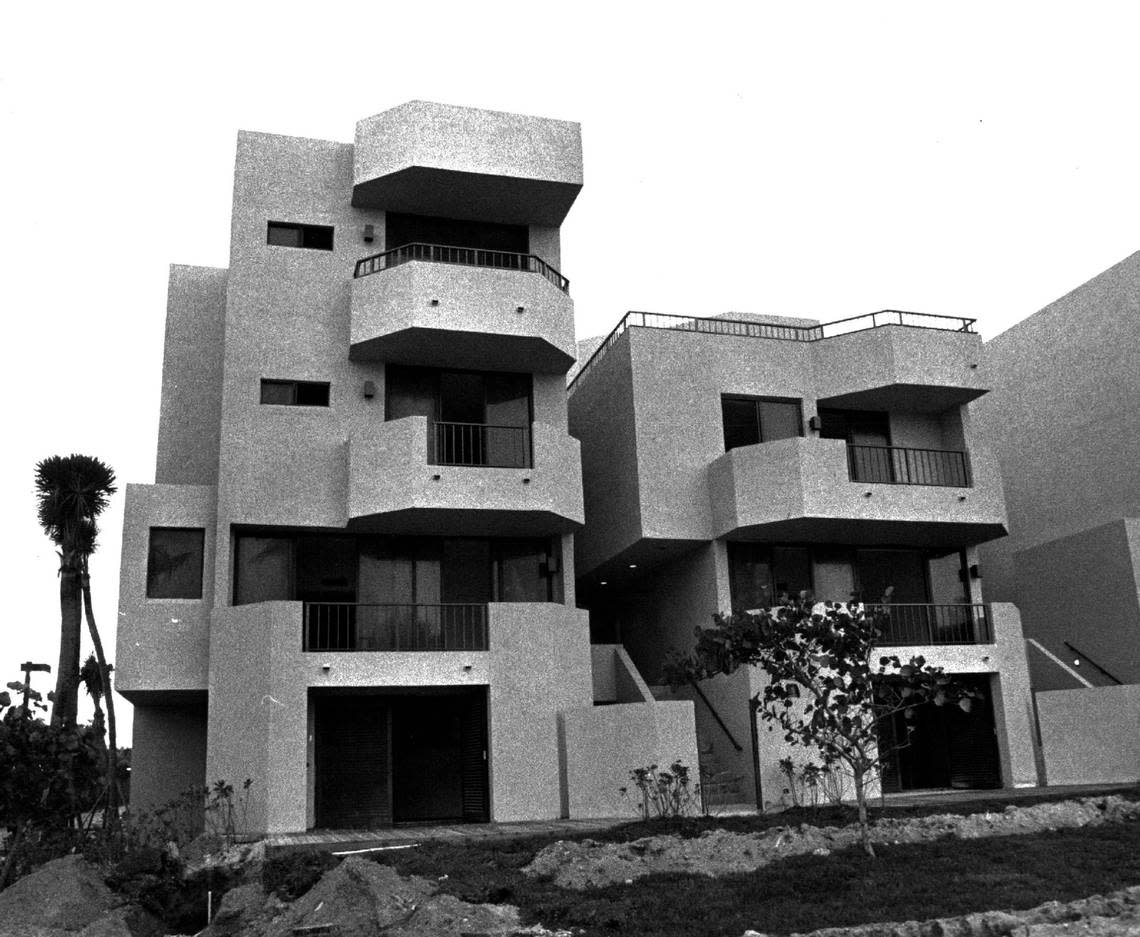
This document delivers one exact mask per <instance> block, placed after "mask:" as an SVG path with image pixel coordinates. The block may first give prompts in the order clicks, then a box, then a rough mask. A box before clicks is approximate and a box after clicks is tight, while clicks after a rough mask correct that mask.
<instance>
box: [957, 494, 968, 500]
mask: <svg viewBox="0 0 1140 937" xmlns="http://www.w3.org/2000/svg"><path fill="white" fill-rule="evenodd" d="M958 500H959V501H965V500H966V496H965V495H958Z"/></svg>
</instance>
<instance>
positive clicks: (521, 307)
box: [515, 306, 526, 312]
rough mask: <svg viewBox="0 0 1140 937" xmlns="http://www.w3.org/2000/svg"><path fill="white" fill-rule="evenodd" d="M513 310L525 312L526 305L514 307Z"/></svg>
mask: <svg viewBox="0 0 1140 937" xmlns="http://www.w3.org/2000/svg"><path fill="white" fill-rule="evenodd" d="M515 312H526V306H519V307H518V308H517V309H515Z"/></svg>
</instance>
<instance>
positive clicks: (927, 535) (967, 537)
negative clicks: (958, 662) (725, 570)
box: [722, 517, 1008, 549]
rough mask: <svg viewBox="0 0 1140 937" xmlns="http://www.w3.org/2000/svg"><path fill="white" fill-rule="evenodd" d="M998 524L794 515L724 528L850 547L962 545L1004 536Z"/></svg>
mask: <svg viewBox="0 0 1140 937" xmlns="http://www.w3.org/2000/svg"><path fill="white" fill-rule="evenodd" d="M1007 533H1008V531H1007V530H1006V528H1005V525H1003V524H998V523H972V524H971V523H954V522H941V521H891V520H865V519H858V520H853V519H850V518H838V517H797V518H790V519H785V520H779V521H771V522H769V523H762V524H752V525H747V526H743V527H738V528H736V529H735V530H731V531H727V532H726V533H724V534H723V535H722V536H726V537H731V538H732V539H733V540H762V541H767V542H773V543H776V542H786V543H845V544H850V545H852V546H892V547H894V546H898V547H926V548H935V549H936V548H938V547H948V548H949V547H954V548H958V547H962V546H973V545H975V544H979V543H984V542H986V541H987V540H994V539H996V538H998V537H1004V536H1005V535H1006V534H1007Z"/></svg>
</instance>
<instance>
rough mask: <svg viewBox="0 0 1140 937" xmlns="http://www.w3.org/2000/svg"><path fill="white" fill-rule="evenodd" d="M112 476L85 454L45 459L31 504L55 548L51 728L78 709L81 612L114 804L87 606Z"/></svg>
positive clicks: (110, 712)
mask: <svg viewBox="0 0 1140 937" xmlns="http://www.w3.org/2000/svg"><path fill="white" fill-rule="evenodd" d="M115 490H116V489H115V473H114V472H113V471H112V470H111V468H110V467H109V466H107V465H106V464H104V463H103V462H101V461H99V459H96V458H93V457H92V456H86V455H69V456H51V457H50V458H47V459H44V460H43V461H42V462H40V463H38V464H37V465H36V499H37V501H38V502H39V509H38V512H39V520H40V526H41V527H43V529H44V533H46V534H47V535H48V537H50V538H51V541H52V543H54V544H55V545H56V546H57V547H58V548H59V607H60V635H59V669H58V671H57V672H56V684H55V701H54V704H53V705H52V713H51V721H52V724H53V725H63V726H68V727H70V726H74V725H75V721H76V716H77V711H78V706H79V645H80V631H81V629H82V619H83V612H84V610H86V613H87V616H86V617H87V627H88V630H89V631H90V633H91V641H92V643H93V644H94V645H95V658H96V660H97V661H98V665H99V676H100V682H101V691H102V693H103V698H104V699H105V700H106V702H107V729H108V734H109V736H110V738H109V740H108V741H109V744H108V745H107V783H108V797H110V798H111V804H112V806H114V805H115V800H114V794H115V701H114V695H113V693H112V691H111V675H110V669H109V668H108V666H107V660H106V658H105V657H104V655H103V642H102V640H100V637H99V629H98V628H97V627H96V625H95V615H94V612H93V611H92V605H91V575H90V572H89V569H88V564H87V561H88V558H89V557H90V556H91V554H92V553H94V552H95V541H96V537H97V536H98V533H99V527H98V523H97V521H98V518H99V515H100V514H102V513H103V511H104V510H105V509H106V507H107V505H108V504H110V502H111V495H113V494H114V493H115Z"/></svg>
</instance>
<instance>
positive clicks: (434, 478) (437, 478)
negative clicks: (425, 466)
mask: <svg viewBox="0 0 1140 937" xmlns="http://www.w3.org/2000/svg"><path fill="white" fill-rule="evenodd" d="M431 480H432V481H433V482H437V481H439V476H438V475H433V476H432V477H431Z"/></svg>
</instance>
